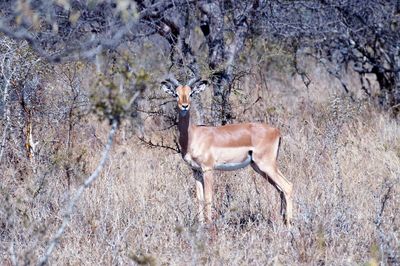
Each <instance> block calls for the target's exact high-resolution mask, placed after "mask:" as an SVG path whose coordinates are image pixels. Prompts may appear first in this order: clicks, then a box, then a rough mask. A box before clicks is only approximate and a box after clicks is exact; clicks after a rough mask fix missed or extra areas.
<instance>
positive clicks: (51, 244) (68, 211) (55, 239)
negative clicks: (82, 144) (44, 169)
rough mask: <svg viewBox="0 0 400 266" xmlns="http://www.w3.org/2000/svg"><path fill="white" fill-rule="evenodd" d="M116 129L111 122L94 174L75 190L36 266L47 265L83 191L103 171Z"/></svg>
mask: <svg viewBox="0 0 400 266" xmlns="http://www.w3.org/2000/svg"><path fill="white" fill-rule="evenodd" d="M117 127H118V122H117V120H113V121H112V125H111V130H110V132H109V134H108V138H107V144H106V146H105V147H104V150H103V155H102V157H101V160H100V162H99V164H98V165H97V167H96V169H95V170H94V172H93V173H92V174H91V175H90V176H89V177H88V178H87V179H86V180H85V181H84V182H83V184H82V185H81V186H80V187H79V188H78V189H77V190H76V192H75V194H74V196H73V197H72V198H71V199H70V201H69V203H68V206H67V209H66V212H65V214H64V217H63V220H62V223H61V225H60V227H59V228H58V230H57V232H56V233H55V235H54V237H53V238H52V239H51V240H50V242H49V244H48V245H47V248H46V250H45V253H44V255H43V257H42V258H40V260H39V262H38V265H45V264H47V262H48V259H49V258H50V256H51V253H52V252H53V250H54V248H55V246H56V245H57V243H58V241H59V240H60V238H61V237H62V235H63V233H64V231H65V228H66V227H67V226H68V223H69V222H70V220H71V215H72V213H73V212H74V209H75V206H76V204H77V202H78V200H79V198H80V197H81V196H82V193H83V192H84V191H85V189H86V188H88V187H89V186H90V185H91V184H92V183H93V182H94V181H95V180H96V179H97V178H98V176H99V175H100V172H101V170H102V169H103V167H104V165H105V163H106V162H107V159H108V156H109V152H110V149H111V147H112V143H113V140H114V135H115V132H116V131H117Z"/></svg>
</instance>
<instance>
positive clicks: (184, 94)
mask: <svg viewBox="0 0 400 266" xmlns="http://www.w3.org/2000/svg"><path fill="white" fill-rule="evenodd" d="M207 85H208V81H207V80H201V79H200V78H193V79H191V80H189V82H188V83H187V84H186V85H182V84H181V83H180V82H179V81H177V80H176V79H175V78H173V77H169V78H167V79H166V80H164V81H163V82H161V89H162V90H163V91H165V92H166V93H168V94H170V95H171V96H173V97H176V100H177V102H178V108H179V111H180V113H181V115H183V116H185V115H186V114H187V112H188V111H189V109H190V101H191V99H190V97H191V96H192V95H194V94H196V93H199V92H201V91H203V90H204V89H205V88H206V87H207Z"/></svg>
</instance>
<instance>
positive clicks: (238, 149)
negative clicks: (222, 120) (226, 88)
mask: <svg viewBox="0 0 400 266" xmlns="http://www.w3.org/2000/svg"><path fill="white" fill-rule="evenodd" d="M207 85H208V81H206V80H201V79H199V78H194V79H192V80H190V81H189V82H188V83H187V85H181V84H180V83H179V82H178V81H177V80H176V79H175V78H173V77H169V78H167V79H166V80H165V81H163V82H162V83H161V88H162V89H163V90H164V91H165V92H167V93H168V94H170V95H172V96H173V97H176V99H177V102H178V109H179V122H178V129H179V145H180V146H181V152H182V157H183V159H184V160H185V161H186V163H188V164H189V165H190V166H191V167H192V168H193V169H194V173H200V174H195V179H196V196H197V200H198V203H199V212H198V217H199V220H200V222H203V221H204V214H203V209H205V211H206V221H207V222H208V223H209V222H211V220H212V218H211V217H212V216H211V204H212V197H213V188H212V186H213V170H223V171H229V170H237V169H240V168H243V167H246V166H248V165H251V166H252V168H253V169H254V170H255V171H256V172H257V173H259V174H260V175H261V176H263V177H264V179H265V180H269V181H270V182H271V183H272V184H273V185H274V186H275V187H276V188H277V189H278V191H279V192H280V194H281V208H282V209H281V212H282V215H283V217H284V220H285V223H286V224H287V225H288V226H290V221H291V218H292V188H293V185H292V183H291V182H289V181H288V180H287V179H286V178H285V177H284V176H283V174H282V173H281V172H280V171H279V169H278V167H277V156H278V150H279V145H280V139H281V135H280V132H279V130H278V129H276V128H273V127H270V126H268V125H267V124H263V123H242V124H232V125H224V126H216V127H213V126H196V125H193V124H192V123H191V122H190V113H189V109H190V102H191V96H192V95H193V94H196V93H199V92H201V91H203V90H204V89H205V88H206V87H207ZM283 206H285V207H286V208H283ZM284 209H285V210H284Z"/></svg>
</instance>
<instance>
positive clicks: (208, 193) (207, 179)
mask: <svg viewBox="0 0 400 266" xmlns="http://www.w3.org/2000/svg"><path fill="white" fill-rule="evenodd" d="M212 194H213V173H212V171H210V170H209V171H205V172H204V198H205V205H206V206H205V209H206V221H207V223H210V222H211V221H212V212H211V207H212V196H213V195H212Z"/></svg>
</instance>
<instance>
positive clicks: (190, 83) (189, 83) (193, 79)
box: [187, 78, 201, 87]
mask: <svg viewBox="0 0 400 266" xmlns="http://www.w3.org/2000/svg"><path fill="white" fill-rule="evenodd" d="M200 80H201V78H192V79H191V80H189V82H188V83H187V85H188V86H189V87H192V85H193V84H195V83H196V82H199V81H200Z"/></svg>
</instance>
